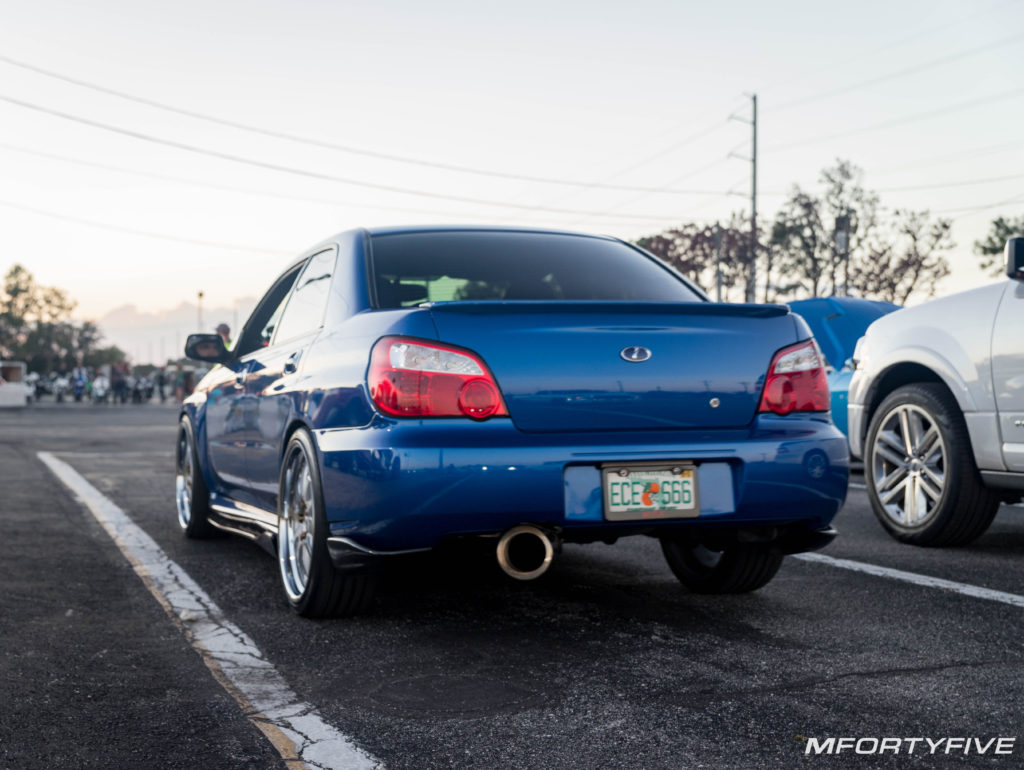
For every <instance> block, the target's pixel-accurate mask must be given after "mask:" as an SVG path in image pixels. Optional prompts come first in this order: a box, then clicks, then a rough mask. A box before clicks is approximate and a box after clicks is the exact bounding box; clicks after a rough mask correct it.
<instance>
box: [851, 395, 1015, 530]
mask: <svg viewBox="0 0 1024 770" xmlns="http://www.w3.org/2000/svg"><path fill="white" fill-rule="evenodd" d="M865 447H866V453H867V456H866V457H865V458H864V476H865V481H866V482H867V487H868V498H869V499H870V500H871V507H872V509H873V510H874V513H875V516H876V517H877V518H878V520H879V521H880V522H881V524H882V526H883V527H885V529H886V531H888V532H889V534H890V535H892V536H893V537H894V538H896V539H897V540H900V541H902V542H904V543H913V544H915V545H933V546H942V545H965V544H967V543H969V542H971V541H972V540H975V539H976V538H978V537H980V536H981V535H982V534H983V533H984V532H985V530H986V529H988V526H989V524H991V523H992V519H993V518H994V517H995V515H996V510H997V509H998V508H999V497H998V496H997V495H996V494H995V493H994V492H993V491H992V490H990V489H988V488H987V487H986V486H985V485H984V484H983V483H982V481H981V478H980V476H979V475H978V469H977V467H976V466H975V464H974V456H973V454H972V452H971V442H970V437H969V436H968V434H967V424H966V423H965V422H964V418H963V415H962V414H961V412H960V408H959V407H958V406H957V403H956V401H955V400H954V398H953V396H952V395H951V394H950V393H949V391H947V390H946V389H945V388H944V387H943V386H942V385H939V384H937V383H930V382H928V383H915V384H913V385H904V386H903V387H902V388H898V389H896V390H894V391H893V392H892V393H890V394H889V395H888V396H887V397H886V398H885V400H884V401H882V403H881V404H880V405H879V406H878V409H877V410H876V411H875V414H874V417H872V419H871V425H870V426H869V428H868V435H867V441H866V442H865Z"/></svg>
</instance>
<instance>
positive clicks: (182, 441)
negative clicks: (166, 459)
mask: <svg viewBox="0 0 1024 770" xmlns="http://www.w3.org/2000/svg"><path fill="white" fill-rule="evenodd" d="M193 478H195V455H194V454H193V452H192V442H191V440H189V435H188V431H187V430H185V429H184V428H181V429H180V430H179V431H178V472H177V475H176V476H175V478H174V499H175V502H176V504H177V506H178V523H179V524H181V528H182V529H185V528H187V527H188V524H189V522H190V521H191V520H192V479H193Z"/></svg>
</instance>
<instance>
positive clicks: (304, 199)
mask: <svg viewBox="0 0 1024 770" xmlns="http://www.w3.org/2000/svg"><path fill="white" fill-rule="evenodd" d="M0 149H5V150H9V151H12V152H18V153H23V154H26V155H32V156H35V157H39V158H46V159H47V160H56V161H60V162H62V163H72V164H75V165H79V166H86V167H89V168H97V169H101V170H103V171H112V172H114V173H117V174H128V175H131V176H136V177H141V178H144V179H157V180H160V181H164V182H173V183H175V184H184V185H192V186H195V187H203V188H208V189H211V190H220V191H224V192H233V193H242V194H243V195H257V196H262V197H266V198H277V199H279V200H287V201H296V202H299V203H314V204H318V205H324V206H348V207H352V208H361V209H368V210H371V211H396V212H404V213H411V214H425V215H428V216H446V217H447V216H450V217H467V216H469V218H472V219H481V220H484V219H486V217H472V216H470V215H467V214H465V212H452V211H438V210H436V209H421V208H412V207H404V206H382V205H375V204H371V203H357V202H355V201H347V200H335V199H331V198H314V197H309V196H304V195H288V194H285V193H279V192H269V191H267V190H253V189H250V188H246V187H237V186H233V185H223V184H217V183H214V182H205V181H201V180H198V179H189V178H187V177H180V176H174V175H171V174H159V173H156V172H152V171H139V170H138V169H131V168H125V167H123V166H115V165H112V164H107V163H97V162H95V161H90V160H83V159H82V158H72V157H70V156H67V155H57V154H55V153H49V152H42V151H40V150H33V149H29V148H27V147H19V146H17V145H13V144H7V143H6V142H0ZM620 219H621V220H624V221H625V220H629V219H630V217H629V215H628V214H627V215H623V216H622V217H620Z"/></svg>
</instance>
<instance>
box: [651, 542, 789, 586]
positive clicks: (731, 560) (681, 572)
mask: <svg viewBox="0 0 1024 770" xmlns="http://www.w3.org/2000/svg"><path fill="white" fill-rule="evenodd" d="M661 550H662V552H663V553H664V554H665V561H667V562H668V566H669V567H670V568H671V570H672V572H673V573H674V574H675V576H676V577H677V578H678V579H679V582H680V583H682V584H683V585H684V586H686V587H687V588H689V589H690V590H691V591H694V592H696V593H699V594H739V593H746V592H748V591H756V590H757V589H758V588H761V587H762V586H764V585H767V583H768V582H769V581H770V580H771V579H772V578H773V577H775V573H776V572H778V571H779V567H781V566H782V559H783V555H782V554H781V553H780V552H779V551H778V550H776V549H774V548H770V547H768V546H766V545H764V544H762V543H730V544H729V545H727V546H725V547H724V548H722V549H721V550H718V547H717V546H715V547H711V546H708V545H705V544H703V543H700V542H697V541H694V540H690V539H683V538H668V537H663V538H662V539H661Z"/></svg>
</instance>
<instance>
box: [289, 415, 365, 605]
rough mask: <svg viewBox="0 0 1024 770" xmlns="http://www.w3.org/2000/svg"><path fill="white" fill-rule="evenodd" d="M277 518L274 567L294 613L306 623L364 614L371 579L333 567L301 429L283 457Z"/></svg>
mask: <svg viewBox="0 0 1024 770" xmlns="http://www.w3.org/2000/svg"><path fill="white" fill-rule="evenodd" d="M307 474H308V476H307ZM277 515H278V530H277V554H278V566H279V570H280V575H281V583H282V587H283V588H284V594H285V598H286V599H287V600H288V603H289V604H290V605H291V607H292V609H293V610H295V612H297V613H298V614H299V615H302V616H303V617H307V618H337V617H346V616H350V615H355V614H357V613H359V612H362V611H363V610H365V609H366V608H367V607H368V606H369V604H370V602H371V601H372V599H373V590H374V587H375V580H374V576H373V575H370V574H367V573H357V572H356V573H350V572H342V571H340V570H338V569H335V567H334V565H333V564H332V563H331V559H330V554H329V553H328V551H327V531H328V528H327V517H326V514H325V511H324V498H323V487H322V485H321V482H320V467H319V463H318V462H317V454H316V448H315V447H314V445H313V439H312V438H311V437H310V435H309V433H308V432H307V431H306V430H305V429H301V428H300V429H299V430H297V431H296V432H295V433H294V434H293V435H292V437H291V439H290V440H289V442H288V446H287V448H286V449H285V452H284V462H283V463H282V464H281V477H280V482H279V487H278V503H277ZM309 543H311V544H312V546H311V547H310V546H309Z"/></svg>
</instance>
